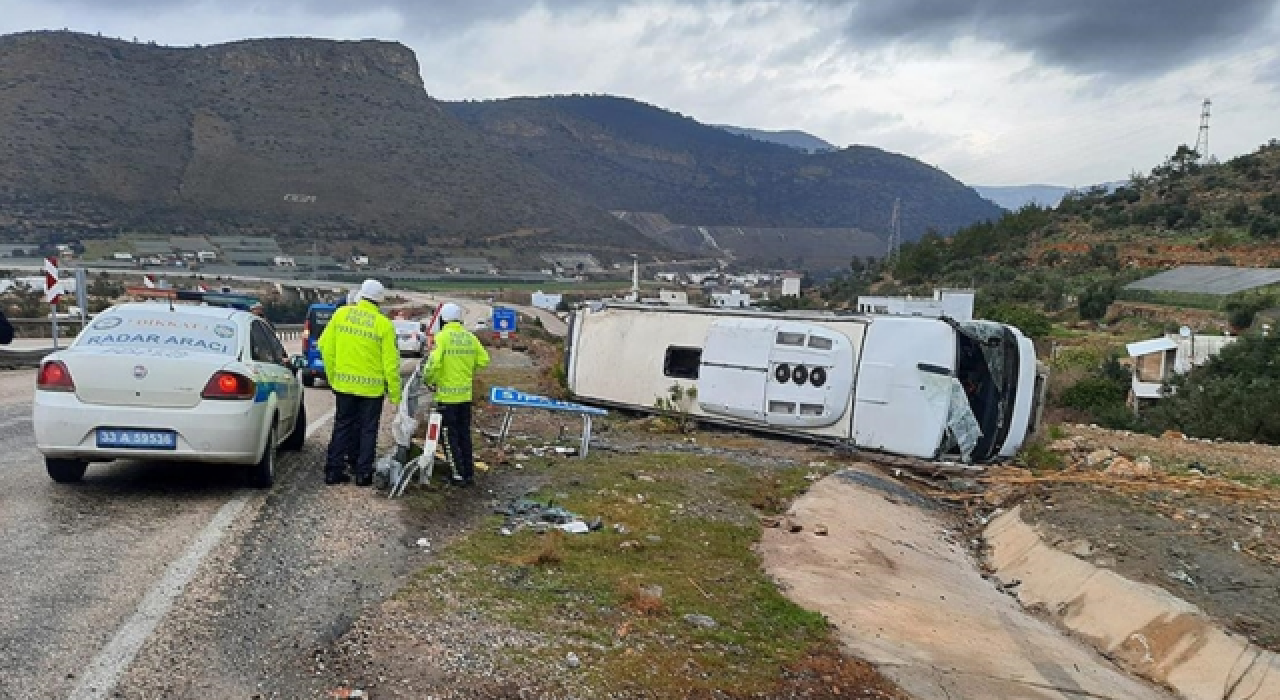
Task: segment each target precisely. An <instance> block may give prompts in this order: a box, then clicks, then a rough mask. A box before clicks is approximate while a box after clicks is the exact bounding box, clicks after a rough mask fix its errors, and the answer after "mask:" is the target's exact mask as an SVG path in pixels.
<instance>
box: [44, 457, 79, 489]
mask: <svg viewBox="0 0 1280 700" xmlns="http://www.w3.org/2000/svg"><path fill="white" fill-rule="evenodd" d="M44 468H45V470H46V471H48V472H49V478H50V479H53V480H54V481H56V482H58V483H59V484H74V483H76V482H77V481H79V480H81V479H83V478H84V471H85V470H86V469H88V468H89V463H88V462H81V461H80V460H76V459H54V458H52V457H46V458H45V460H44Z"/></svg>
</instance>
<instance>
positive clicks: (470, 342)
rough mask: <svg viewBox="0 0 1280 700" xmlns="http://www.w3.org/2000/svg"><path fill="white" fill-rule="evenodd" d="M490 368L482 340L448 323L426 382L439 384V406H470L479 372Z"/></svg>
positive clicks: (433, 351)
mask: <svg viewBox="0 0 1280 700" xmlns="http://www.w3.org/2000/svg"><path fill="white" fill-rule="evenodd" d="M488 366H489V353H488V352H485V349H484V346H483V345H481V344H480V340H479V339H478V338H476V336H475V335H474V334H473V333H471V331H468V330H467V329H466V328H463V327H462V324H461V323H457V322H454V323H446V324H445V326H444V328H441V329H440V332H439V333H436V344H435V347H433V348H431V357H429V358H428V359H427V371H426V374H425V375H424V377H423V381H425V382H426V383H427V384H434V385H435V387H436V403H440V404H452V403H467V402H469V401H471V391H472V389H471V387H472V381H473V380H474V379H475V376H476V370H478V369H483V368H485V367H488Z"/></svg>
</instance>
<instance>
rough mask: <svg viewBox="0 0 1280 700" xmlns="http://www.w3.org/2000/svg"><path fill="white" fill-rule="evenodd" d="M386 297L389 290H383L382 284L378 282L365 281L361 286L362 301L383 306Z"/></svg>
mask: <svg viewBox="0 0 1280 700" xmlns="http://www.w3.org/2000/svg"><path fill="white" fill-rule="evenodd" d="M386 296H387V290H386V289H384V288H383V286H382V283H381V282H379V281H378V280H365V281H364V282H363V283H362V284H361V285H360V298H361V299H368V300H369V301H371V302H373V303H375V304H381V303H382V300H383V299H385V298H386Z"/></svg>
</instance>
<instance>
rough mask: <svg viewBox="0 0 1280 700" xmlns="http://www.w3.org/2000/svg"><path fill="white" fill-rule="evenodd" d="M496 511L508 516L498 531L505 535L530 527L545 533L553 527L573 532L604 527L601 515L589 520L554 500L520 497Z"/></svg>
mask: <svg viewBox="0 0 1280 700" xmlns="http://www.w3.org/2000/svg"><path fill="white" fill-rule="evenodd" d="M494 512H495V513H497V514H499V515H505V516H507V519H506V521H505V522H503V523H502V527H501V529H499V530H498V532H499V533H500V534H502V535H504V536H509V535H513V534H515V533H516V532H518V531H519V530H521V529H524V528H530V529H532V530H534V531H535V532H538V533H543V532H546V531H548V530H549V529H551V528H552V527H555V528H558V529H560V530H563V531H565V532H568V533H572V534H582V533H586V532H593V531H596V530H601V529H603V528H604V520H602V519H601V518H599V517H595V518H592V519H591V521H590V522H587V521H586V520H584V519H583V518H582V516H580V515H578V514H577V513H571V512H569V511H567V510H565V509H564V508H561V507H560V506H557V505H555V503H554V502H551V501H549V502H547V503H545V504H544V503H540V502H538V501H531V500H529V499H526V498H519V499H516V500H514V501H511V502H509V503H507V504H506V505H500V506H498V507H497V508H494Z"/></svg>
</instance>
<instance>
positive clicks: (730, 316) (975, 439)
mask: <svg viewBox="0 0 1280 700" xmlns="http://www.w3.org/2000/svg"><path fill="white" fill-rule="evenodd" d="M565 366H566V372H567V375H568V384H569V389H570V391H571V392H572V393H573V394H574V396H576V397H577V398H578V399H580V400H583V401H587V402H591V403H598V404H602V405H610V406H616V407H622V408H630V409H639V410H653V409H654V406H655V403H656V401H657V399H658V397H667V396H669V395H670V394H671V388H672V386H673V385H677V386H680V387H681V388H682V389H684V390H685V394H686V395H688V394H689V393H692V394H693V396H694V397H695V398H693V399H692V400H690V401H688V402H687V403H688V405H687V406H686V407H685V408H686V410H688V411H689V413H690V414H692V415H695V416H697V417H698V418H699V419H700V420H704V421H709V422H716V423H721V424H725V425H731V426H739V427H744V428H750V429H758V430H767V431H774V432H782V433H789V434H801V435H805V436H810V437H813V438H817V439H822V440H826V441H831V442H840V443H845V444H852V445H853V446H855V447H859V448H864V449H871V450H880V451H884V452H890V453H894V454H898V455H904V456H909V457H918V458H922V459H952V460H962V461H972V462H991V461H996V460H999V459H1001V458H1005V457H1010V456H1012V455H1014V454H1015V453H1017V451H1018V449H1019V448H1020V447H1021V446H1022V444H1023V442H1024V441H1025V440H1026V438H1027V436H1028V435H1029V434H1031V433H1032V432H1033V431H1034V429H1035V423H1036V421H1037V416H1038V413H1039V411H1040V406H1041V404H1042V400H1041V399H1042V394H1043V392H1044V385H1045V378H1046V370H1045V369H1044V368H1043V365H1041V364H1040V363H1038V362H1037V361H1036V356H1035V348H1034V347H1033V345H1032V343H1031V341H1030V340H1029V339H1027V338H1026V337H1025V336H1024V335H1023V334H1022V333H1021V332H1020V331H1019V330H1018V329H1016V328H1014V327H1012V326H1008V325H1004V324H1000V323H994V322H990V321H968V322H957V321H954V320H951V319H946V318H943V319H937V318H920V317H891V316H861V315H837V314H829V313H821V314H820V313H770V312H757V311H738V310H718V309H701V308H676V307H651V306H644V305H637V304H609V305H596V306H595V307H593V308H587V309H584V310H581V311H579V312H577V313H575V314H574V315H573V317H572V319H571V324H570V329H569V340H568V347H567V358H566V363H565ZM688 390H694V391H693V392H689V391H688Z"/></svg>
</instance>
